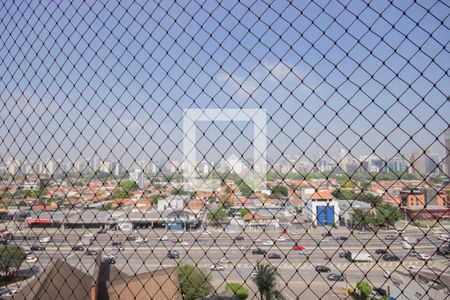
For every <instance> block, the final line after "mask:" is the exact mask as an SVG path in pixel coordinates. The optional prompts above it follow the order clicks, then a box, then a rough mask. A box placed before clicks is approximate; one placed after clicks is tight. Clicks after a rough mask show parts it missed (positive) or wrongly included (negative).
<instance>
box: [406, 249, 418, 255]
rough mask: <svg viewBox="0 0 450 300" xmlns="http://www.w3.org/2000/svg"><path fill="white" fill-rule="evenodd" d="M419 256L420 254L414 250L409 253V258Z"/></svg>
mask: <svg viewBox="0 0 450 300" xmlns="http://www.w3.org/2000/svg"><path fill="white" fill-rule="evenodd" d="M417 254H419V253H417V252H416V250H414V249H413V250H411V251H409V253H408V256H411V257H416V256H417Z"/></svg>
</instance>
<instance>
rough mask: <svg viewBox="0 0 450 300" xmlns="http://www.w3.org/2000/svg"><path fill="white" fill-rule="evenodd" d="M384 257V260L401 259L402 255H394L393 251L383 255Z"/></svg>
mask: <svg viewBox="0 0 450 300" xmlns="http://www.w3.org/2000/svg"><path fill="white" fill-rule="evenodd" d="M382 258H383V260H384V261H400V257H398V256H397V255H394V254H392V253H387V254H385V255H383V257H382Z"/></svg>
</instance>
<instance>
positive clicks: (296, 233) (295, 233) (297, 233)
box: [291, 231, 300, 235]
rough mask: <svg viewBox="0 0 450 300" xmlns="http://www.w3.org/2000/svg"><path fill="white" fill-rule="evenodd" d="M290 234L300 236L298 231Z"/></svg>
mask: <svg viewBox="0 0 450 300" xmlns="http://www.w3.org/2000/svg"><path fill="white" fill-rule="evenodd" d="M291 234H292V235H300V232H298V231H292V232H291Z"/></svg>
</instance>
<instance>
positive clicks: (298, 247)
mask: <svg viewBox="0 0 450 300" xmlns="http://www.w3.org/2000/svg"><path fill="white" fill-rule="evenodd" d="M292 250H295V251H303V250H305V247H303V246H300V245H294V247H292Z"/></svg>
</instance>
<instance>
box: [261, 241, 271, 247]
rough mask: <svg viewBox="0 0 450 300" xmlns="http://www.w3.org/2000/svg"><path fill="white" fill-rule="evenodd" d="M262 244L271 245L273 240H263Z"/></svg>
mask: <svg viewBox="0 0 450 300" xmlns="http://www.w3.org/2000/svg"><path fill="white" fill-rule="evenodd" d="M263 245H264V246H273V242H272V241H264V242H263Z"/></svg>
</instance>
